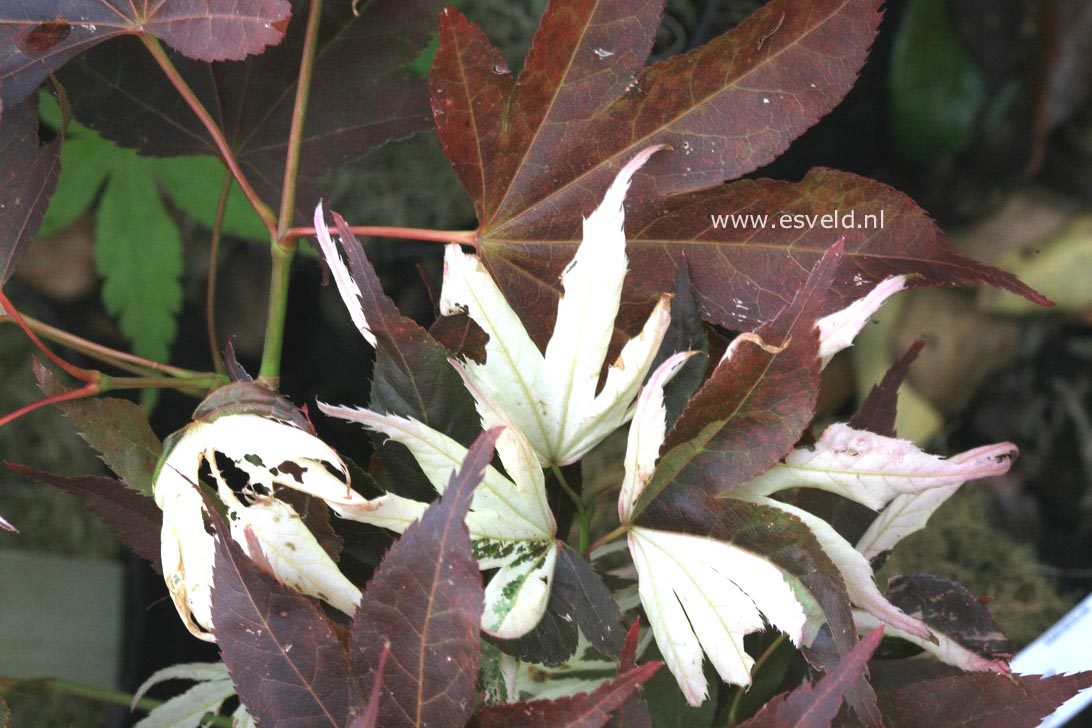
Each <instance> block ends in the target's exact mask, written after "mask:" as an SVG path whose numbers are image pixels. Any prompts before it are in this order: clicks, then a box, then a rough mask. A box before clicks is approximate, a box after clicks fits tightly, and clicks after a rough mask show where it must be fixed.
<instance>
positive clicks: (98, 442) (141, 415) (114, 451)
mask: <svg viewBox="0 0 1092 728" xmlns="http://www.w3.org/2000/svg"><path fill="white" fill-rule="evenodd" d="M34 376H35V377H36V378H37V380H38V387H39V388H40V389H41V390H42V393H43V394H45V395H46V396H47V397H52V396H55V395H57V394H61V393H62V392H64V391H65V389H64V388H63V387H62V386H61V385H60V383H59V382H58V381H57V379H56V377H54V376H53V372H51V371H50V370H49V369H48V368H46V367H45V366H43V365H42V364H41V363H40V362H37V361H35V366H34ZM54 406H55V407H56V408H57V409H59V410H60V411H61V414H63V415H64V416H65V418H66V419H67V420H68V421H69V422H71V423H72V426H73V427H75V428H76V431H77V432H78V433H80V437H82V438H83V439H84V440H85V441H86V442H87V444H88V445H90V446H91V447H92V448H94V449H95V451H96V452H98V453H99V457H101V458H102V461H103V462H104V463H106V465H107V467H109V468H110V469H111V470H113V471H114V474H115V475H117V476H118V477H119V478H121V480H122V482H123V483H125V485H127V486H129V487H130V488H132V489H133V490H135V491H138V492H140V493H143V494H145V495H149V496H150V495H151V494H152V476H153V474H154V473H155V469H156V464H157V463H158V462H159V456H160V454H161V453H162V452H163V443H161V442H160V441H159V438H158V437H156V434H155V433H154V432H152V426H151V424H149V422H148V410H146V409H144V408H143V407H141V406H140V405H137V404H134V403H132V402H130V401H128V400H125V399H117V398H116V397H93V398H86V399H74V400H69V401H67V402H58V403H56V404H55V405H54Z"/></svg>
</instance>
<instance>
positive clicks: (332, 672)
mask: <svg viewBox="0 0 1092 728" xmlns="http://www.w3.org/2000/svg"><path fill="white" fill-rule="evenodd" d="M209 512H210V517H211V519H212V522H213V524H214V526H215V529H216V533H217V537H216V561H215V566H214V569H213V579H214V584H213V589H212V621H213V624H214V625H215V626H216V640H217V642H218V644H219V645H220V654H221V656H222V657H223V660H224V664H225V665H227V668H228V671H229V672H230V673H231V680H232V683H233V684H234V685H235V691H236V693H237V694H238V695H239V700H241V701H242V702H243V704H244V705H245V706H246V708H247V711H248V712H249V713H250V715H251V716H253V717H254V719H255V720H256V721H257V722H258V723H259V724H260V725H262V726H284V727H288V726H293V727H294V726H330V727H331V728H343V726H345V725H347V724H348V723H349V721H350V720H351V719H352V718H353V716H354V715H356V714H358V713H360V712H362V710H363V707H362V702H363V701H362V699H361V695H360V691H359V690H358V688H357V684H356V681H355V680H354V679H353V677H352V675H351V673H350V668H349V655H348V653H347V652H346V650H345V647H344V646H343V645H342V643H341V641H340V640H339V639H338V634H337V631H336V630H335V627H334V624H333V622H331V621H330V620H329V618H328V617H326V615H325V614H323V612H322V610H321V609H320V608H319V606H318V604H317V603H316V602H315V600H313V599H311V598H309V597H306V596H304V595H303V594H301V593H300V592H298V591H296V590H295V589H292V588H290V587H287V586H285V585H284V584H282V583H280V582H279V581H277V579H276V578H275V577H273V576H272V575H271V574H270V573H269V572H267V571H266V570H265V569H264V568H262V567H261V566H259V564H258V563H257V562H256V561H253V560H251V559H250V558H249V557H248V556H247V555H246V553H245V552H244V551H243V549H242V547H241V546H240V545H239V544H237V543H236V542H235V541H234V540H232V539H231V538H230V536H229V535H228V534H229V529H228V526H227V522H226V521H225V520H224V518H223V516H220V515H219V514H218V513H216V512H215V509H214V508H209ZM251 549H257V551H256V554H260V547H259V546H258V545H257V541H256V540H255V541H254V542H253V543H252V544H251ZM258 561H264V555H263V556H259V557H258Z"/></svg>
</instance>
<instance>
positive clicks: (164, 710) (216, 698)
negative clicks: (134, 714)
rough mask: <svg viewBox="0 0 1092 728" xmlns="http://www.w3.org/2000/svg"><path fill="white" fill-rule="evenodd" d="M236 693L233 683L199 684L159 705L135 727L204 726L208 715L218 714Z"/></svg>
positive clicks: (171, 727)
mask: <svg viewBox="0 0 1092 728" xmlns="http://www.w3.org/2000/svg"><path fill="white" fill-rule="evenodd" d="M234 694H235V687H234V686H233V685H232V684H231V680H213V681H211V682H199V683H197V684H196V685H194V686H193V687H191V688H189V689H188V690H186V691H185V692H184V693H182V694H181V695H175V696H174V697H173V698H171V699H169V700H167V701H166V702H164V703H163V704H162V705H159V706H157V707H156V708H155V709H154V710H152V711H151V712H150V713H148V715H146V716H144V718H143V719H141V720H140V722H138V723H137V724H136V726H135V728H199V727H200V726H203V725H205V722H204V720H203V718H204V717H205V716H206V715H207V714H210V713H211V714H213V715H216V714H217V713H219V712H220V706H221V705H223V704H224V701H225V700H227V699H228V698H230V697H231V696H233V695H234Z"/></svg>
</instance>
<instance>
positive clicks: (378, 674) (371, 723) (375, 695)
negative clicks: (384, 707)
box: [349, 642, 391, 728]
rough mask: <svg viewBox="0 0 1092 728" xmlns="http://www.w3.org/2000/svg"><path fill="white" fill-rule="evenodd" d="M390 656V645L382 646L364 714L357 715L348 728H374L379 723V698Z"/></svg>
mask: <svg viewBox="0 0 1092 728" xmlns="http://www.w3.org/2000/svg"><path fill="white" fill-rule="evenodd" d="M390 654H391V645H390V643H389V642H388V643H386V644H384V645H383V651H382V652H380V653H379V664H377V665H376V666H375V671H374V672H375V675H374V677H373V679H372V690H371V692H370V693H369V694H368V703H367V705H365V706H364V712H363V713H361V714H360V715H358V716H357V717H356V718H355V719H354V720H353V722H352V723H351V724H350V725H349V728H375V727H376V726H377V725H378V724H379V723H378V721H379V696H380V695H381V694H382V688H383V672H384V671H385V670H386V669H387V658H388V657H390Z"/></svg>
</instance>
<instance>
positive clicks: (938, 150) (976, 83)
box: [889, 0, 986, 164]
mask: <svg viewBox="0 0 1092 728" xmlns="http://www.w3.org/2000/svg"><path fill="white" fill-rule="evenodd" d="M889 85H890V92H891V132H892V135H893V136H894V141H895V146H896V147H897V149H898V150H899V153H900V154H901V155H902V156H903V157H905V158H906V159H907V160H908V161H910V162H914V163H917V164H925V163H928V162H931V161H933V160H934V159H936V158H937V157H940V156H943V155H948V154H959V153H960V152H962V151H964V150H966V149H967V147H969V146H970V144H971V141H972V140H973V138H974V133H975V122H976V120H977V119H978V115H979V113H980V112H981V110H982V106H983V105H984V104H985V103H986V80H985V78H984V77H983V76H982V72H981V71H980V70H979V69H978V66H977V65H976V64H975V62H974V59H973V58H972V57H971V54H970V51H969V50H967V48H966V47H965V46H964V45H963V41H962V39H960V37H959V34H958V33H957V31H956V29H955V26H954V25H953V23H952V17H951V13H950V12H949V8H948V0H911V2H910V3H909V6H908V7H907V9H906V13H905V15H903V19H902V23H901V24H900V25H899V29H898V33H897V35H896V37H895V44H894V48H893V49H892V57H891V75H890V78H889Z"/></svg>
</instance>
